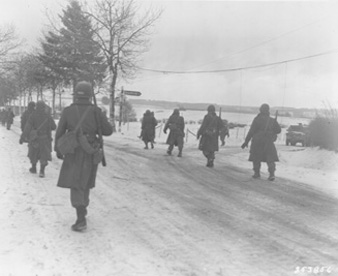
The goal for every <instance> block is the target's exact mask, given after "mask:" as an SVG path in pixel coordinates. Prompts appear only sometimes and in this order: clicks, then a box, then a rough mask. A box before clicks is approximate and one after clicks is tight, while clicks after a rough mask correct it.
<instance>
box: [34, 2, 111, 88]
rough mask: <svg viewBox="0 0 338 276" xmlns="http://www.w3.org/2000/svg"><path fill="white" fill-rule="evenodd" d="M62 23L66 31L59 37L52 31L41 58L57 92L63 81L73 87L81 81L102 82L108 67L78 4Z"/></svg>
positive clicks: (44, 45)
mask: <svg viewBox="0 0 338 276" xmlns="http://www.w3.org/2000/svg"><path fill="white" fill-rule="evenodd" d="M60 19H61V21H62V24H63V27H62V28H61V29H60V30H59V31H58V33H57V34H55V33H53V32H51V31H50V32H48V34H47V35H45V37H44V41H43V42H42V43H41V46H42V53H41V54H40V55H39V58H40V60H41V61H42V62H43V64H44V65H45V66H46V67H47V68H49V69H50V74H49V77H50V82H51V83H52V84H53V85H52V87H54V90H55V89H56V86H55V84H58V83H60V82H61V80H63V81H64V82H65V83H66V84H69V83H72V84H73V86H74V85H75V84H76V82H77V81H79V80H87V81H90V82H92V83H99V82H101V81H102V79H103V78H104V75H105V71H106V65H105V64H104V63H103V57H102V55H101V50H100V47H99V44H98V43H97V42H95V41H94V39H93V35H94V33H93V30H92V26H91V22H90V19H89V18H88V16H86V15H85V14H84V12H83V11H82V8H81V6H80V4H79V2H77V1H72V2H70V4H69V5H68V6H67V8H66V10H64V11H63V15H62V16H61V15H60Z"/></svg>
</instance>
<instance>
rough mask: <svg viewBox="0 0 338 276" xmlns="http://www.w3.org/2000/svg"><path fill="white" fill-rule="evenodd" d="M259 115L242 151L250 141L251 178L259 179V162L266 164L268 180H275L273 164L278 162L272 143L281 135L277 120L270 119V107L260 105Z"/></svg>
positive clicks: (274, 166) (253, 123)
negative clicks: (252, 173) (252, 172)
mask: <svg viewBox="0 0 338 276" xmlns="http://www.w3.org/2000/svg"><path fill="white" fill-rule="evenodd" d="M259 110H260V113H259V114H258V115H257V116H256V117H255V118H254V120H253V122H252V124H251V127H250V130H249V132H248V134H247V136H246V138H245V142H244V143H243V145H242V149H244V148H245V147H247V146H248V144H249V142H250V140H251V139H252V141H251V146H250V156H249V161H252V164H253V171H254V175H253V178H260V168H261V162H266V163H267V166H268V171H269V178H268V179H269V180H270V181H273V180H275V170H276V165H275V162H277V161H279V159H278V155H277V150H276V147H275V144H274V142H275V141H276V139H277V134H279V133H281V127H280V125H279V124H278V122H277V120H276V119H274V118H271V117H270V107H269V105H268V104H262V105H261V107H260V109H259Z"/></svg>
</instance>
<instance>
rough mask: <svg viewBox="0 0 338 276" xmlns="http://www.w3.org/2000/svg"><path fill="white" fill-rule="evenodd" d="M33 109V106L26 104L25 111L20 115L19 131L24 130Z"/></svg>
mask: <svg viewBox="0 0 338 276" xmlns="http://www.w3.org/2000/svg"><path fill="white" fill-rule="evenodd" d="M34 110H35V106H33V105H28V108H27V110H25V112H24V113H22V115H21V122H20V123H21V131H24V129H25V125H26V123H27V121H28V118H29V116H30V115H31V114H32V113H33V111H34Z"/></svg>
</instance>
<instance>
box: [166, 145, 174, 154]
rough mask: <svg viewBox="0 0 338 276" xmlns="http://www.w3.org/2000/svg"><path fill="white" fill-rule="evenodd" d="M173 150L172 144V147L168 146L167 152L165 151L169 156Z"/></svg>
mask: <svg viewBox="0 0 338 276" xmlns="http://www.w3.org/2000/svg"><path fill="white" fill-rule="evenodd" d="M173 148H174V145H173V144H172V145H169V147H168V150H167V153H168V154H169V155H171V152H172V151H173Z"/></svg>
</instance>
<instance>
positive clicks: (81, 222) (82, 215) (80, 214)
mask: <svg viewBox="0 0 338 276" xmlns="http://www.w3.org/2000/svg"><path fill="white" fill-rule="evenodd" d="M76 215H77V219H76V221H75V223H74V224H73V225H72V230H73V231H76V232H81V231H84V230H86V229H87V221H86V215H87V209H86V207H85V206H79V207H77V208H76Z"/></svg>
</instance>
